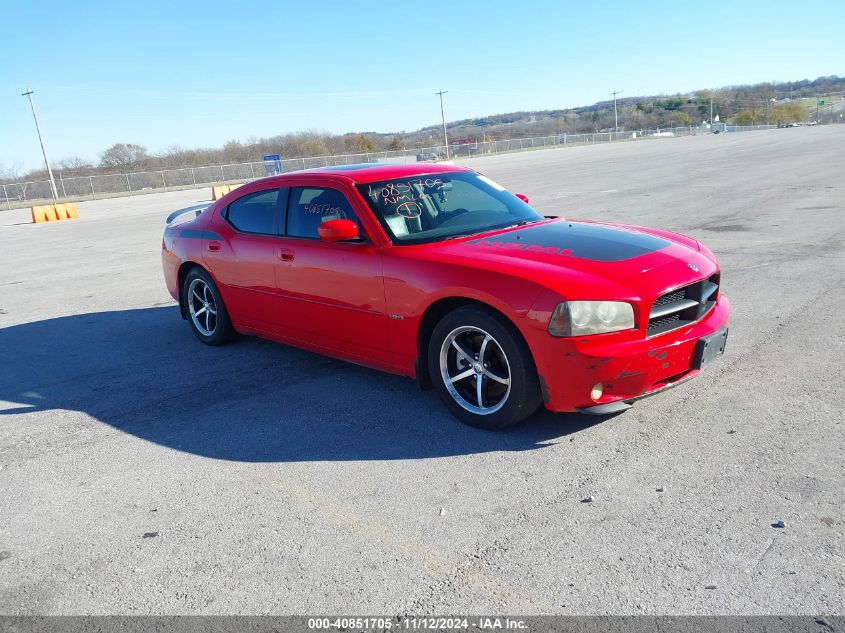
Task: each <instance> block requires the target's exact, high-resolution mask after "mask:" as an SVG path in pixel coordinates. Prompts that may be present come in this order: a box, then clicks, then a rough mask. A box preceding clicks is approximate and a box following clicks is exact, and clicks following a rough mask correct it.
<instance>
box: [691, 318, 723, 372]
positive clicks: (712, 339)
mask: <svg viewBox="0 0 845 633" xmlns="http://www.w3.org/2000/svg"><path fill="white" fill-rule="evenodd" d="M727 342H728V328H726V327H723V328H721V329H719V330H716V331H715V332H713V334H710V335H709V336H705V337H703V338H700V339H698V342H697V343H696V344H695V350H694V351H693V354H692V368H693V369H703V368H704V367H706V366H707V365H709V364H710V363H712V362H713V361H714V360H716V359H717V358H719V357H720V356H721V355H722V354H724V353H725V345H726V344H727Z"/></svg>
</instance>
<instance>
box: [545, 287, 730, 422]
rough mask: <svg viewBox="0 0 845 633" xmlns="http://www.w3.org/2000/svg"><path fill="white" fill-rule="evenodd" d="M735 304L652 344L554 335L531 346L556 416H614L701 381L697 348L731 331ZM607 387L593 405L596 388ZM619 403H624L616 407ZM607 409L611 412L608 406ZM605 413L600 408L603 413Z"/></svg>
mask: <svg viewBox="0 0 845 633" xmlns="http://www.w3.org/2000/svg"><path fill="white" fill-rule="evenodd" d="M729 315H730V302H729V301H728V299H727V297H725V296H724V295H722V296H720V297H719V300H718V302H717V303H716V305H715V306H714V307H713V309H712V310H711V311H710V312H709V313H708V314H707V316H705V317H704V318H703V319H702V320H700V321H698V322H696V323H693V324H692V325H689V326H686V327H683V328H680V329H678V330H675V331H672V332H667V333H665V334H661V335H658V336H655V337H653V338H649V339H636V340H628V341H619V340H618V338H617V337H614V336H612V335H601V336H594V337H584V338H580V339H577V338H562V339H556V338H554V337H552V336H550V335H548V334H545V337H543V338H541V337H540V336H539V335H535V340H534V341H529V345H530V346H531V349H532V352H533V353H534V360H535V363H536V364H537V370H538V372H539V374H540V378H541V385H542V387H543V399H544V401H545V404H546V408H548V409H549V410H551V411H578V410H587V409H594V410H593V411H586V412H588V413H613V412H615V411H616V410H622V409H623V408H625V407H624V405H622V404H621V403H629V402H631V401H633V400H636V399H639V398H644V397H646V396H650V395H653V394H655V393H657V392H659V391H662V390H664V389H668V388H670V387H673V386H675V385H677V384H679V383H681V382H684V381H686V380H689V379H691V378H694V377H695V376H697V375H698V374H699V373H700V372H701V370H700V369H696V368H695V367H694V354H695V349H696V344H697V343H698V341H699V340H700V339H701V338H702V337H705V336H708V335H710V334H713V333H714V332H717V331H718V330H720V329H721V328H723V327H725V325H726V324H727V322H728V317H729ZM599 383H601V385H602V386H603V391H602V395H601V397H600V398H598V399H596V400H593V399H592V398H591V396H590V392H591V390H592V389H593V387H594V386H596V385H597V384H599ZM614 403H618V404H616V405H615V406H611V405H614ZM605 405H607V406H605ZM597 407H600V408H597Z"/></svg>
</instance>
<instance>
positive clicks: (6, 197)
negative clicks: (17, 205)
mask: <svg viewBox="0 0 845 633" xmlns="http://www.w3.org/2000/svg"><path fill="white" fill-rule="evenodd" d="M3 197H4V198H5V199H6V206H7V207H8V208H9V211H11V210H12V203H11V202H9V194H8V193H6V185H5V184H4V185H3Z"/></svg>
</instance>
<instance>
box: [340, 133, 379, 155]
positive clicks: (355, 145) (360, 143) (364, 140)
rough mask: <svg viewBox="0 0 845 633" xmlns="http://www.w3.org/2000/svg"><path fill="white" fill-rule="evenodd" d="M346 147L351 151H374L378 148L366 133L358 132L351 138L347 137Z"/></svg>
mask: <svg viewBox="0 0 845 633" xmlns="http://www.w3.org/2000/svg"><path fill="white" fill-rule="evenodd" d="M346 147H347V149H349V150H351V151H353V152H360V153H364V152H375V151H376V150H377V149H378V147H377V146H376V144H375V143H374V142H373V139H371V138H370V137H369V136H367V135H366V134H358V135H356V136H353V137H351V138H347V139H346Z"/></svg>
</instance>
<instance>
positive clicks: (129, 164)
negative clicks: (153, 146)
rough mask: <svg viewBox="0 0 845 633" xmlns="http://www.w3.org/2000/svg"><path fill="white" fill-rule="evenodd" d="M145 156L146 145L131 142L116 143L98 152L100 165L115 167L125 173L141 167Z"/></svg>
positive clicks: (145, 159) (145, 158)
mask: <svg viewBox="0 0 845 633" xmlns="http://www.w3.org/2000/svg"><path fill="white" fill-rule="evenodd" d="M147 158H148V156H147V148H146V147H143V146H141V145H133V144H132V143H129V144H124V143H117V144H116V145H112V146H111V147H110V148H108V149H107V150H106V151H104V152H103V153H102V154H100V167H107V168H109V169H116V170H118V171H119V172H121V173H123V174H126V173H129V172H130V171H134V170H136V169H138V168H139V167H141V166H142V165H143V164H144V163H145V162H146V161H147Z"/></svg>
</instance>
